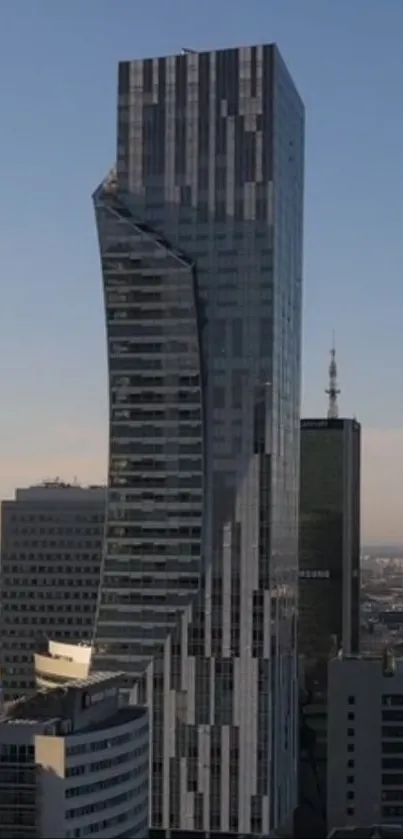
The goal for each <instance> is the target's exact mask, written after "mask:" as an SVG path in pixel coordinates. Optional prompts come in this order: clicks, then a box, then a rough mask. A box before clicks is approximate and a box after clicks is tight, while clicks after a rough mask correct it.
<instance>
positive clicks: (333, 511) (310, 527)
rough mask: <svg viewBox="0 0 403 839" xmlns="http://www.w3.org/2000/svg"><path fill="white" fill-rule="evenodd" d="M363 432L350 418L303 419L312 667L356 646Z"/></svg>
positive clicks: (304, 641)
mask: <svg viewBox="0 0 403 839" xmlns="http://www.w3.org/2000/svg"><path fill="white" fill-rule="evenodd" d="M360 432H361V428H360V425H359V423H358V422H356V421H355V420H353V419H303V420H302V421H301V489H300V551H299V576H300V587H299V631H298V643H299V652H300V653H302V654H303V655H304V657H305V663H306V666H307V668H309V667H310V666H311V665H313V664H316V663H317V662H319V663H320V664H325V663H326V662H327V658H328V655H329V653H330V652H332V651H333V652H336V651H337V650H338V649H339V648H343V651H344V652H345V653H350V652H357V651H358V646H359V623H360V614H359V611H360V610H359V598H360V591H359V587H360V437H361V433H360ZM322 669H323V672H325V668H324V667H323V668H322Z"/></svg>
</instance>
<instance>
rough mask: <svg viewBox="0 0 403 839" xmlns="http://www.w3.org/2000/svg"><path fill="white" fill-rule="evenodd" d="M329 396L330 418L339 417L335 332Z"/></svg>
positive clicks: (327, 390)
mask: <svg viewBox="0 0 403 839" xmlns="http://www.w3.org/2000/svg"><path fill="white" fill-rule="evenodd" d="M325 393H327V395H328V397H329V407H328V411H327V418H328V419H337V417H338V416H339V406H338V404H337V397H338V395H339V393H340V390H339V389H338V387H337V364H336V346H335V340H334V333H333V345H332V349H331V350H330V364H329V387H328V388H327V389H326V390H325Z"/></svg>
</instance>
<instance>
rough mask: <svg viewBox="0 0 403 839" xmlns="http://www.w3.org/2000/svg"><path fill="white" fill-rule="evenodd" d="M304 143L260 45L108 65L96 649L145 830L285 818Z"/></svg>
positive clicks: (100, 194)
mask: <svg viewBox="0 0 403 839" xmlns="http://www.w3.org/2000/svg"><path fill="white" fill-rule="evenodd" d="M303 136H304V110H303V106H302V103H301V100H300V99H299V96H298V94H297V92H296V90H295V87H294V85H293V83H292V80H291V78H290V76H289V74H288V72H287V70H286V67H285V65H284V63H283V61H282V59H281V57H280V55H279V52H278V50H277V48H276V47H275V46H258V47H247V48H242V49H229V50H221V51H217V52H204V53H194V52H190V51H189V52H187V51H184V53H183V54H182V55H177V56H171V57H168V58H155V59H148V60H144V61H143V60H141V61H140V60H139V61H133V62H128V63H122V64H120V66H119V107H118V141H117V166H116V170H115V171H112V173H111V174H110V175H109V176H108V177H107V178H106V180H105V182H104V183H102V184H101V186H100V187H99V188H98V189H97V190H96V192H95V196H94V201H95V208H96V216H97V224H98V232H99V242H100V251H101V261H102V271H103V281H104V291H105V307H106V322H107V341H108V360H109V389H110V460H109V501H108V524H107V537H106V552H105V561H104V568H103V582H102V587H101V596H100V603H99V613H98V621H97V632H96V639H95V640H96V644H97V648H98V651H99V652H98V657H99V661H100V663H101V664H102V666H103V667H104V668H105V667H106V668H108V669H110V668H113V667H116V668H119V670H123V671H125V672H126V673H127V685H128V687H131V686H133V685H134V686H135V687H134V691H133V698H136V700H137V701H139V702H142V701H144V700H145V699H147V700H148V701H149V703H150V705H152V714H153V746H152V748H153V789H152V822H153V826H154V827H155V828H158V827H161V828H170V827H171V828H183V829H184V830H185V831H190V830H192V829H195V830H212V831H214V830H215V831H217V830H218V831H219V830H222V831H233V832H244V833H248V832H250V831H253V832H255V833H260V832H262V833H265V832H268V830H269V827H270V826H271V825H276V824H278V823H280V822H281V821H283V819H284V817H285V816H286V815H287V814H288V813H289V812H290V811H291V810H292V808H293V806H294V803H295V800H296V716H295V709H296V690H295V680H296V651H295V623H296V621H295V609H296V597H297V582H298V579H297V578H298V570H297V568H298V561H297V560H298V557H297V539H298V474H299V397H300V334H301V274H302V204H303V201H302V199H303Z"/></svg>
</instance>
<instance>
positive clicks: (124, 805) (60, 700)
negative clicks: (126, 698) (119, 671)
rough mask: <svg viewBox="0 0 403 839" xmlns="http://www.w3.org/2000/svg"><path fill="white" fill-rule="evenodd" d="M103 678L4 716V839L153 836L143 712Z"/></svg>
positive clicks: (0, 793) (0, 754) (0, 742)
mask: <svg viewBox="0 0 403 839" xmlns="http://www.w3.org/2000/svg"><path fill="white" fill-rule="evenodd" d="M119 685H120V679H119V676H116V675H114V674H110V673H98V674H94V675H93V676H92V677H90V678H89V679H86V680H79V681H76V682H72V683H70V684H69V685H68V686H65V687H59V688H55V689H54V690H52V691H50V692H47V693H45V694H43V693H37V694H36V695H35V696H33V697H32V698H31V699H23V700H19V701H17V702H15V703H11V704H10V705H9V707H8V709H7V711H6V713H5V714H4V715H3V716H1V717H0V839H10V837H11V836H17V835H18V836H26V837H36V836H43V837H49V839H54V837H69V839H72V837H74V839H77V837H79V839H81V837H87V836H92V835H94V834H96V836H97V837H99V839H102V837H104V839H114V837H116V839H117V837H131V839H143V837H146V836H147V835H148V822H149V808H148V787H149V726H148V713H147V709H145V708H135V707H125V708H122V707H119Z"/></svg>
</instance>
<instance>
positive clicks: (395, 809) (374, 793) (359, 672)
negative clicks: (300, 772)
mask: <svg viewBox="0 0 403 839" xmlns="http://www.w3.org/2000/svg"><path fill="white" fill-rule="evenodd" d="M328 688H329V690H328V738H327V739H328V771H327V822H328V829H329V830H330V829H333V828H340V827H342V826H346V827H351V828H353V827H354V828H357V829H358V828H366V827H367V826H368V825H375V824H389V825H393V824H396V823H401V822H403V660H402V659H399V660H395V659H394V657H393V655H392V654H391V653H389V652H385V653H384V655H383V656H382V657H360V656H352V655H350V656H340V657H338V658H334V659H332V660H331V661H330V662H329V671H328ZM363 835H370V834H363ZM374 835H375V834H374Z"/></svg>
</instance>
